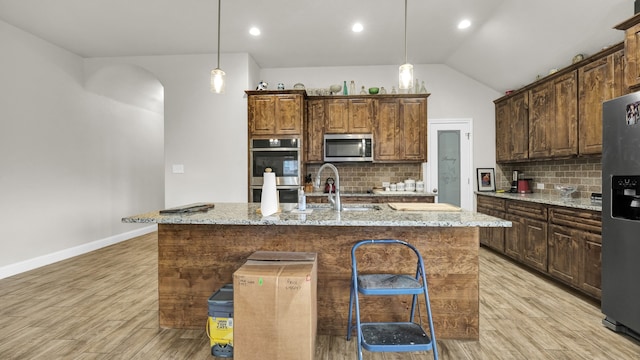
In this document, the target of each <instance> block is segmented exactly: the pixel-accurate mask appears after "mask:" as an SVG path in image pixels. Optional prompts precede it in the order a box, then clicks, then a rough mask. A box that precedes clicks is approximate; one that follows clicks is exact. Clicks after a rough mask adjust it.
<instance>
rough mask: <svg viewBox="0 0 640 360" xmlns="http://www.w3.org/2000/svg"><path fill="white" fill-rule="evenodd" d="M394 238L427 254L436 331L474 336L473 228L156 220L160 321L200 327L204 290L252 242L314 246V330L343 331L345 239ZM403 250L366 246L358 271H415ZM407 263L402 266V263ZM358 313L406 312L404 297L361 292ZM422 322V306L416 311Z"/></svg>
mask: <svg viewBox="0 0 640 360" xmlns="http://www.w3.org/2000/svg"><path fill="white" fill-rule="evenodd" d="M385 238H389V239H391V238H397V239H402V240H405V241H408V242H410V243H412V244H413V245H414V246H416V247H417V248H418V249H419V250H420V252H421V253H422V255H423V257H424V259H425V265H426V268H427V280H428V283H429V296H430V298H431V307H432V311H433V318H434V327H435V331H436V335H437V336H438V337H439V338H440V339H474V340H477V339H478V334H479V300H478V299H479V291H478V248H479V243H478V228H474V227H461V228H453V227H451V228H436V227H351V226H350V227H324V226H269V225H265V226H244V225H179V224H160V225H159V226H158V293H159V319H160V326H162V327H169V328H184V329H201V328H202V327H203V324H204V323H205V321H206V318H207V298H208V297H209V296H210V295H211V294H212V293H213V292H214V291H215V290H217V289H218V288H220V287H221V286H222V285H224V284H226V283H231V282H232V275H233V272H234V271H235V270H236V269H237V268H239V267H240V266H241V265H242V264H243V263H244V261H245V259H246V258H247V257H248V256H249V255H250V254H251V253H253V252H254V251H257V250H275V251H309V252H316V253H318V334H324V335H345V334H346V328H347V316H348V306H349V286H350V276H351V247H352V246H353V244H355V243H356V242H357V241H359V240H361V239H385ZM408 255H409V253H407V252H404V251H398V250H391V249H389V248H384V249H370V250H368V251H367V253H366V256H365V257H363V258H362V260H361V262H359V264H360V266H361V269H362V271H374V270H375V271H378V272H379V271H388V272H398V271H407V272H409V273H413V272H415V263H413V262H407V261H406V258H407V257H408ZM405 263H406V266H404V265H403V264H405ZM362 304H363V305H362V314H363V319H365V321H366V320H368V319H373V316H374V315H375V316H376V319H378V320H382V321H387V320H399V319H403V320H405V319H406V318H407V316H408V309H409V307H410V301H409V298H408V297H367V298H366V299H363V303H362ZM422 316H423V318H424V319H423V321H424V322H425V323H426V316H425V313H424V312H423V313H422Z"/></svg>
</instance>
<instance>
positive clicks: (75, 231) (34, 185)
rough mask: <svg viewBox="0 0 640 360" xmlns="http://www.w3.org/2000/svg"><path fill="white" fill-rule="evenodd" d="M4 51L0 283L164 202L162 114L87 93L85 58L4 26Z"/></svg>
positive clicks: (91, 242) (116, 230)
mask: <svg viewBox="0 0 640 360" xmlns="http://www.w3.org/2000/svg"><path fill="white" fill-rule="evenodd" d="M0 51H1V52H2V56H0V79H2V81H0V219H2V220H1V222H0V278H2V277H5V276H9V275H12V274H15V273H18V272H21V271H25V270H28V269H30V268H33V267H37V266H41V265H43V264H46V263H50V262H54V261H57V260H60V259H62V258H66V257H68V256H73V255H75V254H78V253H82V252H85V251H90V250H92V249H93V248H96V247H100V246H104V245H106V244H109V243H112V242H115V241H120V240H122V236H121V235H122V234H124V233H127V232H134V233H135V231H136V229H138V230H139V229H141V226H135V225H129V224H122V223H121V221H120V219H121V218H122V217H123V216H126V215H131V214H133V213H139V212H143V211H149V210H152V209H156V208H158V207H160V206H161V205H162V203H163V202H164V201H163V200H164V199H163V191H162V190H163V181H162V162H163V161H162V151H163V150H162V149H163V145H162V137H163V131H164V126H163V121H162V114H160V113H157V112H153V111H149V110H148V109H144V108H140V107H137V106H134V105H131V104H123V103H121V102H118V101H115V100H113V99H110V98H107V97H104V96H101V95H97V94H94V93H91V92H88V91H86V90H85V89H84V87H83V86H84V78H83V59H82V58H80V57H78V56H76V55H74V54H71V53H69V52H67V51H65V50H63V49H60V48H58V47H56V46H54V45H52V44H50V43H47V42H45V41H42V40H41V39H38V38H36V37H34V36H32V35H30V34H28V33H26V32H24V31H22V30H19V29H17V28H15V27H13V26H11V25H8V24H6V23H4V22H2V21H0ZM143 230H144V229H143Z"/></svg>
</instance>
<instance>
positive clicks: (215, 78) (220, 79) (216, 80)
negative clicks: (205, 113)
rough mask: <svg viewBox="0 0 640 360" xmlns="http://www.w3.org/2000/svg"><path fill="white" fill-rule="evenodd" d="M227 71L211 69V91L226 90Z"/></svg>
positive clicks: (219, 92)
mask: <svg viewBox="0 0 640 360" xmlns="http://www.w3.org/2000/svg"><path fill="white" fill-rule="evenodd" d="M225 85H226V81H225V73H224V71H222V70H221V69H219V68H215V69H213V70H211V92H212V93H215V94H224V90H225Z"/></svg>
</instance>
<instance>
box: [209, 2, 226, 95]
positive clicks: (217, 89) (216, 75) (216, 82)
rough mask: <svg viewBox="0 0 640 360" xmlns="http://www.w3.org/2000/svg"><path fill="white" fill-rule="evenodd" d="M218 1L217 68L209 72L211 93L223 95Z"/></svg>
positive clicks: (223, 77)
mask: <svg viewBox="0 0 640 360" xmlns="http://www.w3.org/2000/svg"><path fill="white" fill-rule="evenodd" d="M221 1H222V0H218V66H217V67H216V68H215V69H213V70H211V88H210V89H211V92H212V93H214V94H224V90H225V87H226V81H225V73H224V71H222V69H220V2H221Z"/></svg>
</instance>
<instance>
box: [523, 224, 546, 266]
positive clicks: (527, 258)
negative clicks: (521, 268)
mask: <svg viewBox="0 0 640 360" xmlns="http://www.w3.org/2000/svg"><path fill="white" fill-rule="evenodd" d="M524 223H525V236H524V242H523V247H524V248H523V249H522V250H523V251H522V261H524V262H525V263H526V264H527V265H530V266H533V267H534V268H536V269H538V270H542V271H547V222H546V221H540V220H535V219H525V221H524Z"/></svg>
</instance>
